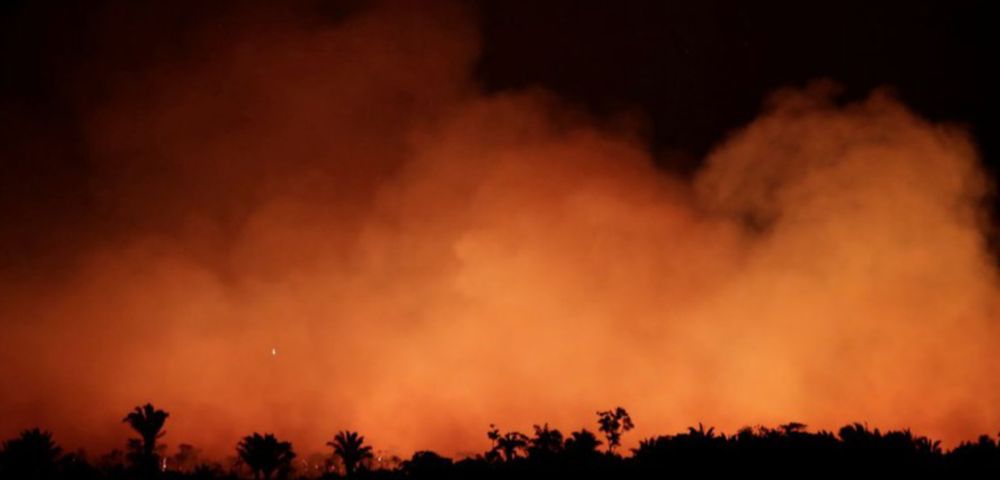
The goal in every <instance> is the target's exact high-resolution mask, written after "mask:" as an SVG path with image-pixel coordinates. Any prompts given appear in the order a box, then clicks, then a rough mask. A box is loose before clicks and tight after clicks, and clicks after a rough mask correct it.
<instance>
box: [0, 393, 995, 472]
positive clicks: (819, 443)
mask: <svg viewBox="0 0 1000 480" xmlns="http://www.w3.org/2000/svg"><path fill="white" fill-rule="evenodd" d="M166 417H167V414H166V412H163V411H162V410H156V409H155V408H153V407H152V406H151V405H147V406H146V407H143V408H137V409H136V410H135V411H134V412H132V413H130V414H129V416H128V417H126V422H128V423H129V425H130V426H132V427H133V428H134V429H135V430H136V431H137V432H139V434H140V437H141V438H138V439H132V441H131V442H130V445H131V448H133V451H131V452H129V453H128V454H125V453H123V452H121V451H117V450H116V451H113V452H111V453H109V454H106V455H103V456H100V457H98V458H97V459H96V461H94V462H91V461H88V459H87V457H86V455H85V454H84V453H83V452H72V453H66V454H64V453H63V451H62V449H61V448H60V447H59V446H58V445H57V444H56V443H55V441H53V438H52V434H51V433H49V432H46V431H43V430H40V429H33V430H26V431H24V432H22V433H21V434H20V435H19V436H18V437H16V438H13V439H10V440H8V441H6V442H3V444H2V446H3V447H2V450H0V478H2V479H18V480H20V479H26V480H34V479H44V480H62V479H72V480H130V479H135V478H142V479H145V478H153V477H160V478H165V479H170V480H222V479H227V480H236V479H240V478H248V476H251V475H252V477H253V478H255V479H271V478H280V479H284V478H315V476H316V475H322V478H326V479H336V478H342V477H341V476H340V475H339V474H338V473H336V472H334V471H332V469H331V468H330V465H331V463H330V460H329V457H327V460H326V462H327V463H325V464H323V465H311V464H310V463H309V462H302V461H297V462H296V463H293V460H294V459H295V458H296V455H295V453H294V452H293V451H292V444H291V443H289V442H283V441H280V440H278V439H277V438H276V437H275V436H274V435H272V434H263V435H262V434H259V433H254V434H252V435H248V436H246V437H244V438H243V439H242V440H241V441H240V442H239V444H238V445H237V448H236V454H237V457H236V459H235V463H233V464H232V465H230V466H229V467H223V466H222V465H220V464H208V463H201V462H200V457H199V451H198V449H197V448H195V447H193V446H191V445H187V444H181V445H179V447H178V449H177V453H175V454H174V455H172V456H170V457H165V456H163V455H161V454H160V453H158V451H159V450H161V449H162V448H163V447H158V446H157V445H156V441H157V439H159V438H160V437H162V435H163V433H162V428H163V423H164V420H165V419H166ZM597 423H598V426H599V429H600V432H601V433H603V434H604V436H605V437H606V438H607V440H608V443H607V448H606V449H604V450H601V448H600V447H601V446H602V445H604V443H603V442H601V441H600V440H599V439H598V438H597V436H596V435H595V434H594V433H593V432H590V431H588V430H587V429H581V430H578V431H575V432H571V433H570V434H568V435H563V433H562V432H560V431H559V430H557V429H555V428H551V427H549V425H548V424H547V423H546V424H542V425H535V426H534V435H532V436H530V437H529V436H527V435H524V434H522V433H520V432H516V431H510V432H505V433H501V431H500V430H499V429H498V428H496V427H495V426H493V425H490V429H489V431H488V432H487V436H488V437H489V439H490V440H491V441H492V445H491V448H490V449H489V450H488V451H487V452H485V453H484V454H481V455H476V456H474V457H469V458H464V459H461V460H458V461H454V460H452V459H450V458H447V457H444V456H441V455H439V454H437V453H435V452H431V451H418V452H416V453H414V454H413V455H412V457H410V459H408V460H405V461H402V462H397V461H394V462H393V463H392V465H391V468H385V465H383V466H382V468H379V467H377V466H376V467H375V468H372V464H373V463H372V459H373V454H372V447H371V446H369V445H365V443H364V437H363V436H361V435H360V434H359V433H358V432H351V431H342V432H339V433H338V434H337V435H336V436H335V437H334V439H333V440H332V441H330V442H328V443H327V445H329V446H331V447H333V454H334V456H335V458H336V459H338V460H339V464H340V465H342V466H343V472H342V473H343V475H344V477H346V478H364V479H371V480H382V479H384V480H404V479H416V480H420V479H441V480H449V479H479V478H483V479H514V478H517V479H522V478H609V479H612V478H613V479H647V478H672V477H677V478H680V477H685V476H690V475H692V474H693V475H698V476H708V477H710V478H711V477H723V476H727V477H728V476H733V477H736V476H741V477H742V476H766V477H767V478H808V477H815V476H820V477H827V476H838V477H847V478H857V477H874V476H878V477H882V478H948V479H950V478H996V477H997V476H1000V441H998V439H994V438H992V437H989V436H986V435H984V436H981V437H979V438H978V439H977V440H976V441H971V442H964V443H962V444H960V445H959V446H957V447H955V448H954V449H952V450H950V451H946V450H943V449H942V448H941V446H940V443H939V442H937V441H934V440H931V439H929V438H927V437H923V436H918V435H914V434H913V433H911V432H910V431H909V430H893V431H886V432H883V431H881V430H879V429H877V428H876V429H871V428H869V427H868V426H867V425H864V424H860V423H853V424H850V425H846V426H844V427H842V428H841V429H839V430H838V431H837V432H836V433H833V432H827V431H818V432H810V431H808V430H807V428H806V425H803V424H801V423H796V422H792V423H787V424H784V425H779V426H778V427H777V428H769V427H762V426H761V427H753V428H751V427H747V428H743V429H741V430H739V431H737V432H736V433H734V434H732V435H726V434H724V433H719V432H716V430H715V429H714V428H712V427H706V426H705V425H702V424H700V423H699V424H698V425H697V426H696V427H694V426H693V427H689V428H688V429H687V431H686V432H682V433H677V434H673V435H660V436H655V437H650V438H646V439H642V440H640V441H639V445H638V446H637V447H636V448H633V449H632V450H631V452H630V454H624V455H623V454H622V453H620V452H619V451H617V450H616V449H615V448H614V446H619V445H620V442H621V434H623V433H624V432H626V431H628V430H631V429H632V426H633V424H632V420H631V418H629V417H628V414H627V413H626V412H625V410H624V409H622V408H616V409H615V410H608V411H602V412H598V422H597ZM613 445H614V446H613ZM149 458H155V459H163V463H161V464H160V466H159V468H154V469H153V470H148V469H146V468H148V464H147V463H145V462H147V461H148V459H149ZM320 458H322V457H320ZM137 459H138V461H137ZM308 472H312V473H311V475H313V477H309V476H308V475H306V474H307V473H308ZM323 472H325V473H323Z"/></svg>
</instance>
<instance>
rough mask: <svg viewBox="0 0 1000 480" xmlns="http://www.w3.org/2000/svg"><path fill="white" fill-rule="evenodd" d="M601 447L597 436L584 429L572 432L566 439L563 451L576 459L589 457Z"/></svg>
mask: <svg viewBox="0 0 1000 480" xmlns="http://www.w3.org/2000/svg"><path fill="white" fill-rule="evenodd" d="M600 446H601V441H600V440H598V439H597V435H594V433H593V432H591V431H590V430H587V429H586V428H584V429H582V430H580V431H578V432H573V433H571V434H570V436H569V438H567V439H566V443H565V445H564V449H565V451H566V452H567V453H569V454H572V455H574V456H577V457H581V456H590V455H593V454H595V453H597V447H600Z"/></svg>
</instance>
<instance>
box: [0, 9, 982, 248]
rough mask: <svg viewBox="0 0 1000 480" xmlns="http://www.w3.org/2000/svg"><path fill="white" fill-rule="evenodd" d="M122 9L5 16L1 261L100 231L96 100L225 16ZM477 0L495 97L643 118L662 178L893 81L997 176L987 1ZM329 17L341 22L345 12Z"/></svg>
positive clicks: (483, 78)
mask: <svg viewBox="0 0 1000 480" xmlns="http://www.w3.org/2000/svg"><path fill="white" fill-rule="evenodd" d="M128 3H129V2H118V3H114V2H112V3H110V4H109V5H107V8H104V9H100V8H95V7H94V6H93V2H27V1H13V2H5V3H4V5H3V6H2V7H0V56H2V58H3V64H2V67H0V68H2V70H0V128H2V131H0V161H2V162H3V175H2V177H0V213H2V216H3V218H4V223H5V224H6V227H5V228H4V229H3V236H4V237H5V238H4V239H3V241H2V242H0V245H3V253H0V259H3V263H4V264H10V263H11V262H15V263H16V262H17V261H18V259H23V258H24V257H25V256H26V255H28V256H30V255H31V254H30V253H29V252H32V251H41V252H43V253H44V252H45V251H46V250H47V247H46V246H47V245H51V244H57V243H59V242H60V241H61V239H62V238H63V235H61V233H60V231H61V229H63V228H66V229H77V228H79V227H80V225H84V224H86V225H87V228H98V229H99V228H100V227H99V225H98V226H95V222H96V219H90V214H91V212H90V210H89V205H91V204H92V200H93V199H92V192H91V191H90V190H89V189H88V186H87V183H86V179H87V177H88V175H87V169H88V167H87V164H88V160H87V158H86V154H85V152H84V151H83V148H82V146H81V145H82V135H83V134H82V132H81V125H80V123H81V122H80V119H81V118H83V116H84V112H86V111H87V110H88V109H90V108H92V107H93V106H94V105H100V102H101V99H102V98H103V97H105V96H106V94H107V89H108V88H110V87H109V85H110V83H108V82H107V81H106V80H107V79H108V78H113V77H114V72H128V71H131V70H139V69H141V68H143V66H144V65H148V64H151V63H153V62H158V61H161V60H163V59H169V58H171V57H172V56H174V55H178V54H188V53H190V50H191V49H192V47H191V45H190V44H189V43H187V42H189V38H188V32H190V31H191V30H192V29H193V28H194V27H195V26H203V25H205V24H208V23H209V22H211V21H212V19H214V18H217V17H218V14H219V13H220V12H222V11H224V10H225V9H226V7H225V6H224V4H223V3H222V2H213V7H209V10H208V11H206V7H204V6H203V5H202V3H203V2H189V3H184V2H181V3H180V4H176V3H170V5H174V7H164V6H159V7H153V6H145V7H136V6H129V7H125V6H124V5H127V4H128ZM475 4H476V6H477V8H478V9H479V11H480V13H481V22H482V25H481V30H482V35H483V46H482V54H481V57H480V62H479V64H478V67H477V75H478V78H479V80H480V82H481V83H482V84H483V85H484V86H485V88H486V89H487V90H491V91H496V90H503V89H512V88H521V87H526V86H543V87H545V88H547V89H549V90H551V91H554V92H556V93H557V94H558V95H560V96H563V97H565V98H567V99H569V100H570V101H572V102H574V103H576V104H579V105H585V106H586V107H587V108H589V109H590V110H592V111H593V112H596V113H598V114H606V113H614V112H620V111H627V112H631V113H639V114H640V115H641V116H643V117H644V118H645V119H647V120H648V122H647V125H646V132H647V133H648V135H649V140H650V144H651V148H652V149H653V150H654V152H660V153H666V152H669V153H670V154H669V155H661V157H662V158H664V159H665V158H669V159H670V160H669V161H665V160H664V161H662V163H664V166H665V167H667V168H671V169H675V170H679V171H690V170H691V169H692V168H693V167H695V166H696V165H697V162H698V161H699V160H698V159H700V158H702V157H703V155H704V154H705V153H706V151H707V150H708V149H709V148H710V147H711V145H713V144H714V143H716V142H717V141H719V140H720V139H721V138H724V137H725V135H726V133H727V132H729V131H731V130H732V129H734V128H736V127H738V126H740V125H743V124H745V123H746V122H748V121H749V120H751V119H752V118H753V117H754V115H755V114H756V113H757V112H758V111H759V107H760V105H761V102H762V99H763V98H765V97H766V95H767V94H768V93H769V92H771V91H773V90H774V89H776V88H779V87H782V86H800V85H803V84H805V83H806V82H808V81H810V80H813V79H816V78H829V79H833V80H835V81H836V82H839V83H840V84H842V85H843V86H844V87H845V88H846V95H845V98H847V99H850V98H857V97H859V96H863V95H865V94H866V93H867V92H869V91H870V90H871V89H872V88H875V87H880V86H887V87H890V88H892V89H894V90H895V91H896V92H897V94H898V95H899V97H900V98H901V99H902V100H903V101H904V102H905V103H906V104H907V105H909V106H910V107H911V108H913V109H915V110H916V111H917V112H918V113H920V114H921V115H923V116H925V117H927V118H930V119H932V120H948V121H953V122H960V123H962V124H966V125H968V126H969V127H971V130H972V132H973V134H974V136H975V138H976V140H977V142H978V144H979V146H980V148H981V149H982V151H983V153H984V161H985V163H986V164H987V165H988V166H990V168H991V169H992V170H994V171H995V170H996V169H997V164H998V161H997V160H996V154H995V152H996V150H997V147H996V138H997V126H996V117H995V116H994V115H991V114H989V113H988V112H987V108H988V107H987V105H988V102H987V99H988V98H990V97H991V93H992V86H993V85H995V84H996V75H995V73H993V70H994V67H995V63H996V55H995V52H994V51H993V49H992V48H991V47H990V46H989V45H990V42H989V41H988V38H987V36H988V35H989V34H990V30H991V25H989V24H988V21H989V19H990V18H991V17H990V15H988V14H987V3H986V2H923V1H920V2H856V1H848V2H843V1H840V2H719V1H699V2H645V1H632V2H580V1H572V0H553V1H546V2H536V1H495V2H489V1H483V2H475ZM306 5H308V6H306V7H305V8H313V7H314V5H312V4H306ZM344 5H347V6H346V8H345V7H344ZM326 7H329V8H323V10H324V11H326V12H327V13H328V14H329V15H334V16H335V15H339V14H341V13H342V11H343V10H345V9H347V10H349V9H351V8H352V5H351V4H350V3H347V4H345V3H332V4H327V5H326ZM98 12H100V13H98ZM108 12H112V13H110V14H109V13H108ZM103 22H112V23H114V24H115V26H116V28H115V29H113V31H114V32H116V33H114V34H111V35H109V34H107V33H106V31H107V30H108V29H106V28H104V27H106V23H103ZM685 159H687V160H685Z"/></svg>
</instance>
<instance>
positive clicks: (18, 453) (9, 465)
mask: <svg viewBox="0 0 1000 480" xmlns="http://www.w3.org/2000/svg"><path fill="white" fill-rule="evenodd" d="M61 452H62V449H61V448H60V447H59V446H58V445H56V443H55V442H54V441H53V440H52V434H51V433H50V432H47V431H42V430H40V429H38V428H35V429H32V430H25V431H23V432H21V435H20V436H18V437H17V438H15V439H13V440H8V441H6V442H4V443H3V449H2V450H0V476H2V477H3V478H11V479H15V478H17V479H21V478H24V479H31V478H38V479H47V478H54V475H55V472H56V460H57V459H58V458H59V454H60V453H61Z"/></svg>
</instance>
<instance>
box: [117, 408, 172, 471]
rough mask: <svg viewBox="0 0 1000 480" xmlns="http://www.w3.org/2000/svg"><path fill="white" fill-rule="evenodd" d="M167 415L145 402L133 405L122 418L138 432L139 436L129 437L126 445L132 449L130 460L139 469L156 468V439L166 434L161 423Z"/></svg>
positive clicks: (164, 421)
mask: <svg viewBox="0 0 1000 480" xmlns="http://www.w3.org/2000/svg"><path fill="white" fill-rule="evenodd" d="M169 416H170V414H169V413H167V412H165V411H163V410H159V409H157V408H155V407H153V405H152V404H150V403H147V404H146V405H144V406H142V407H135V410H133V411H132V412H131V413H129V414H128V415H125V418H124V419H123V420H122V422H124V423H127V424H128V426H129V427H131V428H132V430H135V432H136V433H138V434H139V438H132V439H129V442H128V445H129V449H130V450H131V451H132V453H131V454H130V458H131V460H132V461H133V463H135V464H136V466H138V467H140V468H141V469H143V470H147V471H155V470H156V469H157V464H158V461H159V458H158V456H157V454H156V441H157V440H158V439H159V438H161V437H163V436H164V435H166V434H167V432H165V431H163V424H164V423H166V421H167V417H169Z"/></svg>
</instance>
